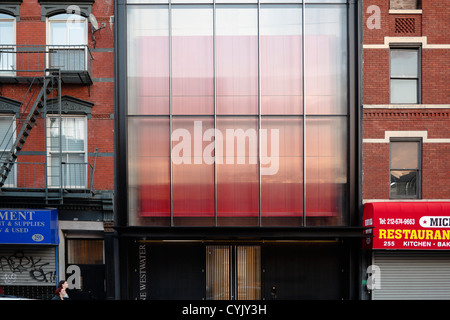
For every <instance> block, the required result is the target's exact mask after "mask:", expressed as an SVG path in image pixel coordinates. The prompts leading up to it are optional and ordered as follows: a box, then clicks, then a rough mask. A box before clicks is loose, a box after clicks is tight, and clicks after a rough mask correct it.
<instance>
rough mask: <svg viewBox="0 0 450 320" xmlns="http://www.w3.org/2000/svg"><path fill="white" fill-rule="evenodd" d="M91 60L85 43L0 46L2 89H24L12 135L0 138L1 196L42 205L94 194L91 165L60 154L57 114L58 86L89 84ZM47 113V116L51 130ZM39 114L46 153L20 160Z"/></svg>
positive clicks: (59, 118) (60, 125) (10, 130)
mask: <svg viewBox="0 0 450 320" xmlns="http://www.w3.org/2000/svg"><path fill="white" fill-rule="evenodd" d="M91 62H92V56H91V53H90V50H89V48H88V47H87V46H85V45H81V46H51V47H49V46H45V45H44V46H33V45H16V46H4V47H0V85H1V86H2V89H3V87H6V86H15V85H17V86H20V87H21V88H27V89H26V93H25V94H24V96H23V99H22V101H21V103H20V111H19V112H18V113H17V116H16V117H15V118H13V119H12V121H11V124H10V128H9V132H11V134H10V135H5V136H3V137H2V136H0V145H3V146H7V148H5V149H4V150H0V197H2V196H10V197H38V198H40V199H44V200H45V203H46V204H63V200H64V198H65V197H66V196H67V194H68V193H70V194H75V195H76V196H77V197H89V196H90V195H91V194H92V193H93V191H94V180H93V176H94V171H95V164H94V165H92V164H90V163H88V162H84V163H80V162H77V163H70V162H69V161H65V160H64V159H63V157H62V155H63V151H64V150H63V140H62V137H63V135H62V116H61V114H62V105H61V104H62V103H61V101H62V100H61V86H62V85H64V84H78V85H81V86H90V85H91V84H92V78H91ZM47 115H49V116H51V119H52V122H51V128H49V126H50V122H49V121H47V120H46V119H47ZM39 118H42V119H43V121H41V122H40V123H44V132H45V133H44V138H43V139H44V146H45V151H44V152H42V151H41V152H40V153H39V152H38V154H39V159H41V160H42V161H40V162H27V161H23V160H22V159H30V157H29V156H28V157H27V155H23V148H24V146H25V145H26V143H27V141H30V136H32V134H33V132H34V131H39V130H36V129H35V130H34V131H33V129H34V128H35V127H36V124H37V121H38V119H39ZM50 132H51V133H50ZM41 134H42V131H41ZM2 140H3V141H2ZM34 141H35V142H36V140H34ZM39 143H42V141H40V142H39ZM50 148H51V151H53V152H54V153H53V156H51V155H50V154H51V152H50ZM54 154H57V155H58V154H59V157H58V156H56V157H55V156H54ZM72 196H73V195H72Z"/></svg>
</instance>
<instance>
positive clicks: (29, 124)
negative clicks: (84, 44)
mask: <svg viewBox="0 0 450 320" xmlns="http://www.w3.org/2000/svg"><path fill="white" fill-rule="evenodd" d="M53 79H54V77H53V76H50V77H44V81H43V85H42V89H41V90H40V92H39V93H38V95H37V97H36V99H35V100H34V102H33V105H32V106H31V108H30V111H29V113H28V115H27V117H26V118H25V119H24V120H23V121H20V119H18V120H19V121H18V123H20V122H22V127H21V128H20V131H19V133H18V134H17V136H16V139H15V141H14V143H13V144H12V147H11V149H10V151H9V152H8V153H7V156H6V159H4V160H3V165H2V166H1V167H0V188H1V187H3V185H4V184H5V181H6V179H7V178H8V175H9V173H10V172H11V170H12V168H13V166H14V163H15V161H16V159H17V157H18V156H19V153H20V151H21V150H22V148H23V146H24V144H25V142H26V140H27V138H28V137H29V135H30V132H31V130H32V129H33V127H34V125H35V123H36V120H37V118H38V117H39V115H40V114H41V113H42V111H43V109H44V107H45V101H46V99H47V95H48V94H49V93H50V92H51V90H52V87H51V84H52V83H53V81H54V80H53ZM32 85H33V83H32V84H30V86H32ZM58 94H59V92H58Z"/></svg>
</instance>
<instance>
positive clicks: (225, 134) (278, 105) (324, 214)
mask: <svg viewBox="0 0 450 320" xmlns="http://www.w3.org/2000/svg"><path fill="white" fill-rule="evenodd" d="M361 6H362V3H361V2H358V1H353V0H314V1H312V0H304V1H303V2H302V1H299V0H289V1H279V0H246V1H233V2H230V1H224V0H216V1H213V0H192V1H186V0H171V1H167V0H127V1H126V0H119V1H117V2H116V8H115V26H116V29H115V30H116V42H115V59H116V60H115V65H116V74H115V78H116V96H115V99H116V114H115V121H116V128H115V133H116V135H115V137H116V166H115V169H116V180H117V181H116V189H115V203H114V204H115V230H116V235H117V239H116V241H117V242H116V244H117V249H116V252H115V254H116V267H117V273H116V283H117V284H118V285H120V288H118V291H117V296H118V297H119V298H121V299H143V300H151V299H164V300H166V299H189V300H196V299H198V300H202V299H205V300H223V299H231V300H234V299H236V300H239V299H247V300H249V299H256V300H261V299H267V300H268V299H358V298H359V294H360V293H359V291H360V288H361V285H360V284H361V272H360V262H361V261H360V260H361V250H362V249H361V245H362V243H363V241H362V237H363V231H362V227H361V226H362V223H361V215H360V213H361V198H360V195H359V190H360V182H361V175H360V172H361V168H360V154H361V150H360V139H361V137H360V117H361V114H360V112H359V111H360V106H361V104H360V101H361V96H360V95H361V92H360V77H361V73H360V70H361V69H360V67H361V59H360V58H361V57H360V52H361V47H360V38H361V37H362V35H361V30H362V27H361V20H362V17H361V14H362V7H361Z"/></svg>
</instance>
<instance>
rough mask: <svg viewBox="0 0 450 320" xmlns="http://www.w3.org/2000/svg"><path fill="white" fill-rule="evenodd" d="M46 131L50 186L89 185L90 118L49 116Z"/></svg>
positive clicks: (77, 186) (83, 186)
mask: <svg viewBox="0 0 450 320" xmlns="http://www.w3.org/2000/svg"><path fill="white" fill-rule="evenodd" d="M60 120H61V121H60ZM60 122H61V123H60ZM47 130H48V132H47V155H48V161H47V166H48V170H47V174H48V184H49V186H50V187H59V186H60V185H61V186H62V187H63V188H83V189H84V188H87V184H88V179H87V174H88V164H87V152H86V150H87V118H86V117H85V116H64V117H61V118H59V116H49V117H48V118H47Z"/></svg>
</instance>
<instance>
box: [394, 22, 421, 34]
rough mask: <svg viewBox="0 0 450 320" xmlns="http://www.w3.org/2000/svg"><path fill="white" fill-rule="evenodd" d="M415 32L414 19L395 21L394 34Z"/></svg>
mask: <svg viewBox="0 0 450 320" xmlns="http://www.w3.org/2000/svg"><path fill="white" fill-rule="evenodd" d="M415 32H416V19H415V18H396V19H395V33H415Z"/></svg>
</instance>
